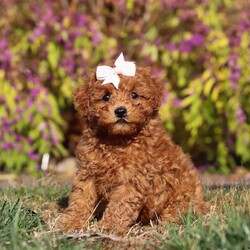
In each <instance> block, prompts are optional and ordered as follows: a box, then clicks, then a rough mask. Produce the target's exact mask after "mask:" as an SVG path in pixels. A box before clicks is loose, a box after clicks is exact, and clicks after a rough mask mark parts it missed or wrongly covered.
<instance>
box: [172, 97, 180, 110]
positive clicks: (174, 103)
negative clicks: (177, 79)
mask: <svg viewBox="0 0 250 250" xmlns="http://www.w3.org/2000/svg"><path fill="white" fill-rule="evenodd" d="M181 104H182V100H181V99H180V98H177V97H176V98H174V100H173V106H174V107H176V108H178V107H180V106H181Z"/></svg>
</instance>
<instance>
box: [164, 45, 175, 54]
mask: <svg viewBox="0 0 250 250" xmlns="http://www.w3.org/2000/svg"><path fill="white" fill-rule="evenodd" d="M165 46H166V47H167V49H168V50H169V51H170V52H173V51H174V50H175V49H176V45H175V44H174V43H166V44H165Z"/></svg>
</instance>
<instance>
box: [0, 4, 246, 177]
mask: <svg viewBox="0 0 250 250" xmlns="http://www.w3.org/2000/svg"><path fill="white" fill-rule="evenodd" d="M120 52H123V53H124V55H125V59H126V60H132V61H134V62H136V64H137V65H141V66H150V67H151V68H152V73H153V74H154V75H156V76H158V77H159V78H161V79H162V81H163V83H164V84H165V94H164V99H163V102H162V108H161V111H160V113H161V116H162V121H163V124H164V127H165V128H166V130H167V131H168V132H169V133H170V134H171V135H172V137H173V139H174V140H175V142H177V143H178V144H180V145H181V146H182V147H183V149H184V150H185V152H187V153H189V154H190V155H191V157H192V160H193V161H194V163H195V165H196V166H197V168H198V169H200V170H202V171H208V172H217V173H218V172H219V173H230V172H233V171H235V169H237V168H242V167H244V169H250V105H249V102H250V2H249V1H247V0H237V1H233V0H213V1H209V0H187V1H182V0H137V1H134V0H46V1H42V0H37V1H32V0H2V1H1V2H0V131H1V132H0V171H2V173H9V174H20V173H26V175H29V176H37V175H42V174H43V172H44V170H45V171H49V170H48V166H49V165H50V168H51V169H52V171H53V168H57V167H58V163H59V165H60V162H62V161H67V160H69V159H71V158H70V157H72V156H73V155H74V150H75V146H76V144H77V142H78V140H79V136H80V135H81V121H79V119H78V116H77V112H76V111H75V109H74V104H73V92H74V90H75V88H76V87H77V86H79V85H82V84H84V79H85V76H86V75H88V74H89V72H91V71H92V70H95V68H96V66H97V65H98V64H99V63H103V62H104V61H106V60H112V61H113V60H114V59H116V58H117V56H118V55H119V54H120Z"/></svg>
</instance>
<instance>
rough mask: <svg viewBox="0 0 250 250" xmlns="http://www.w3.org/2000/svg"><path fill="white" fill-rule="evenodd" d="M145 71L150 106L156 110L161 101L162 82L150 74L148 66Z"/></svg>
mask: <svg viewBox="0 0 250 250" xmlns="http://www.w3.org/2000/svg"><path fill="white" fill-rule="evenodd" d="M145 72H146V74H147V79H148V80H147V81H148V83H149V88H150V92H151V98H150V99H151V106H152V108H153V110H155V111H158V110H159V108H160V106H161V103H162V98H163V93H164V84H163V82H162V81H161V80H159V79H158V78H157V77H155V76H153V75H152V72H151V69H150V68H149V67H147V68H146V69H145Z"/></svg>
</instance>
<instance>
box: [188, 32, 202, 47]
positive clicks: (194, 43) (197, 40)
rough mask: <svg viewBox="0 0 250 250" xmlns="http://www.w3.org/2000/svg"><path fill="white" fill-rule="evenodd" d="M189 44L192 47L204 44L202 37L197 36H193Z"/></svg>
mask: <svg viewBox="0 0 250 250" xmlns="http://www.w3.org/2000/svg"><path fill="white" fill-rule="evenodd" d="M189 42H190V44H191V45H192V46H198V45H201V44H203V43H204V37H203V36H201V35H199V34H194V35H193V36H192V37H191V38H190V39H189Z"/></svg>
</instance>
